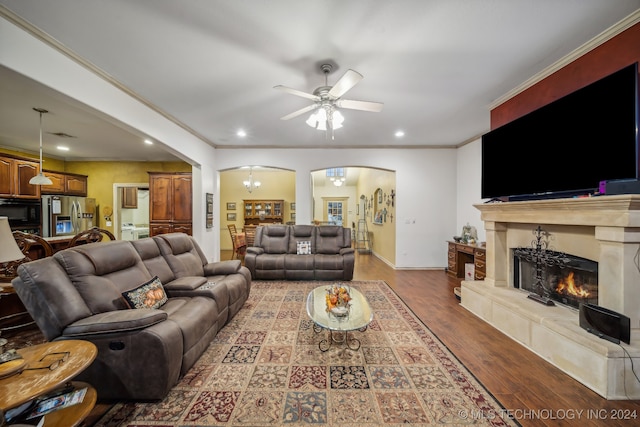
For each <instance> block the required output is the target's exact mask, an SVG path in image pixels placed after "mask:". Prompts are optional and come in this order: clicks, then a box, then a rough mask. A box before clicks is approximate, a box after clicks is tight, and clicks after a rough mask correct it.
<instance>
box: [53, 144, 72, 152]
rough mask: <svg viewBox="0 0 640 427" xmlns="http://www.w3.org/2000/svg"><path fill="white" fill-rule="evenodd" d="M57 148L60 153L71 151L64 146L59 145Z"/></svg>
mask: <svg viewBox="0 0 640 427" xmlns="http://www.w3.org/2000/svg"><path fill="white" fill-rule="evenodd" d="M56 148H57V149H58V150H60V151H69V147H65V146H64V145H58V146H57V147H56Z"/></svg>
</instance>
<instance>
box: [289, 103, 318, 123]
mask: <svg viewBox="0 0 640 427" xmlns="http://www.w3.org/2000/svg"><path fill="white" fill-rule="evenodd" d="M316 108H318V106H317V105H316V104H311V105H308V106H306V107H304V108H301V109H299V110H298V111H294V112H293V113H291V114H287V115H286V116H282V117H280V120H289V119H292V118H294V117H298V116H299V115H301V114H304V113H306V112H307V111H311V110H315V109H316Z"/></svg>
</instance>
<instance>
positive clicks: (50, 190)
mask: <svg viewBox="0 0 640 427" xmlns="http://www.w3.org/2000/svg"><path fill="white" fill-rule="evenodd" d="M44 174H45V175H46V176H47V178H49V179H50V180H51V185H45V186H43V187H42V194H64V174H63V173H60V172H50V171H44Z"/></svg>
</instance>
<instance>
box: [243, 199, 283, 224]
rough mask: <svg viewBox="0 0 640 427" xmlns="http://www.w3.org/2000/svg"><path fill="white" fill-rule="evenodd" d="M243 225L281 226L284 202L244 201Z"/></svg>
mask: <svg viewBox="0 0 640 427" xmlns="http://www.w3.org/2000/svg"><path fill="white" fill-rule="evenodd" d="M243 206H244V225H258V224H264V223H274V224H282V216H283V214H284V212H283V211H284V200H244V204H243Z"/></svg>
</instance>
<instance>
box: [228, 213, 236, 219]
mask: <svg viewBox="0 0 640 427" xmlns="http://www.w3.org/2000/svg"><path fill="white" fill-rule="evenodd" d="M235 220H236V213H235V212H231V213H228V214H227V221H235Z"/></svg>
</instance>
